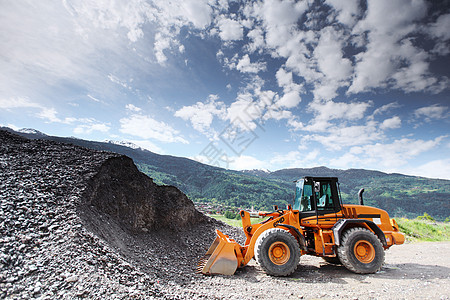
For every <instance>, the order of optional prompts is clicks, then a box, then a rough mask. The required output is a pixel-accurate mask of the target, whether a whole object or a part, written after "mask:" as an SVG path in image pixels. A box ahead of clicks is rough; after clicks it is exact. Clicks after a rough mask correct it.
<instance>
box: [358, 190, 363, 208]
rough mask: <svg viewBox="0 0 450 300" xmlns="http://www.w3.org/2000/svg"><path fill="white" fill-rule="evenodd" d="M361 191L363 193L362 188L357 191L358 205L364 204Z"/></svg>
mask: <svg viewBox="0 0 450 300" xmlns="http://www.w3.org/2000/svg"><path fill="white" fill-rule="evenodd" d="M363 193H364V189H360V190H359V192H358V199H359V204H360V205H364V200H363V196H362V194H363Z"/></svg>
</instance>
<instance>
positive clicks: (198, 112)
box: [174, 95, 225, 136]
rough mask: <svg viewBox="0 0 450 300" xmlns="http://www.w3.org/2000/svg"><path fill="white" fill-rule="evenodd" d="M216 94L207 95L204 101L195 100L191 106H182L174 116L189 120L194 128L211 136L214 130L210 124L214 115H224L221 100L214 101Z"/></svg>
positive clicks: (220, 116) (221, 116)
mask: <svg viewBox="0 0 450 300" xmlns="http://www.w3.org/2000/svg"><path fill="white" fill-rule="evenodd" d="M217 99H218V97H217V96H216V95H209V97H208V100H207V102H206V103H203V102H197V103H196V104H194V105H191V106H183V107H182V108H181V109H179V110H177V111H176V112H175V114H174V115H175V116H176V117H179V118H182V119H183V120H185V121H187V120H189V121H190V122H191V124H192V127H194V129H195V130H197V131H199V132H201V133H203V134H206V135H208V136H211V135H213V134H214V132H213V131H212V129H211V124H212V122H213V119H214V117H215V116H218V117H219V118H221V119H222V118H223V117H224V116H225V106H224V103H223V102H220V101H219V102H216V100H217Z"/></svg>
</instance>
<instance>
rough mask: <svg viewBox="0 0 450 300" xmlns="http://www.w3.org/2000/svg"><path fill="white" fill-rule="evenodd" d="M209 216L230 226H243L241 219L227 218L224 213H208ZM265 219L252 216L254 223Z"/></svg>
mask: <svg viewBox="0 0 450 300" xmlns="http://www.w3.org/2000/svg"><path fill="white" fill-rule="evenodd" d="M208 216H210V217H211V218H214V219H216V220H219V221H222V222H224V223H226V224H228V225H230V226H233V227H239V228H242V221H241V220H236V219H228V218H225V216H223V215H208ZM263 220H264V219H262V218H251V222H252V224H255V223H259V222H261V221H263Z"/></svg>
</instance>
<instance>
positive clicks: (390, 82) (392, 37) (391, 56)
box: [348, 0, 444, 93]
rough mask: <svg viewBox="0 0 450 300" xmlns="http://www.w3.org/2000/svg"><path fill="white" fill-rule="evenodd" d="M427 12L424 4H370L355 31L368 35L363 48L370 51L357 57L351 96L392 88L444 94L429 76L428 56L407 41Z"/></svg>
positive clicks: (383, 1)
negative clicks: (376, 89) (377, 89)
mask: <svg viewBox="0 0 450 300" xmlns="http://www.w3.org/2000/svg"><path fill="white" fill-rule="evenodd" d="M399 11H401V13H400V14H399V13H398V12H399ZM426 12H427V5H426V3H425V1H422V0H417V1H408V0H401V1H389V0H380V1H369V2H368V7H367V14H366V16H365V18H364V19H363V20H361V21H359V22H358V24H357V25H356V26H355V28H354V30H353V34H357V35H361V34H364V33H367V41H368V42H367V44H365V45H364V46H365V47H366V48H367V50H366V51H365V52H360V53H359V54H357V55H355V58H356V66H355V74H354V79H353V82H352V85H351V86H350V87H349V89H348V92H349V93H359V92H364V91H369V90H371V89H373V88H385V87H391V86H392V87H394V88H396V89H400V90H404V91H406V92H413V91H422V90H429V91H432V92H435V93H437V92H440V91H442V89H443V88H444V87H442V84H441V83H439V82H438V79H437V78H435V77H434V76H432V75H431V74H430V72H429V57H428V54H427V53H426V52H425V51H424V50H422V49H420V48H418V47H417V46H415V45H413V43H412V42H411V40H410V39H409V38H408V35H409V34H411V33H415V32H418V30H419V26H418V21H419V20H421V19H422V18H423V17H424V16H425V15H426ZM442 80H444V79H442Z"/></svg>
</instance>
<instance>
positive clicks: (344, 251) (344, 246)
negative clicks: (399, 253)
mask: <svg viewBox="0 0 450 300" xmlns="http://www.w3.org/2000/svg"><path fill="white" fill-rule="evenodd" d="M361 231H362V232H366V233H368V234H369V235H371V236H373V237H374V238H375V240H374V241H375V245H373V246H374V248H378V250H380V249H381V251H378V253H379V256H378V257H377V256H375V260H381V263H379V264H378V266H377V268H376V269H375V270H370V271H368V270H364V269H360V268H358V267H357V266H355V265H354V264H352V262H351V258H350V255H352V253H353V249H350V244H349V243H350V242H349V239H350V238H351V237H352V235H354V234H356V233H358V232H361ZM375 251H376V249H375ZM375 255H377V254H375ZM338 256H339V259H340V261H341V262H342V264H343V265H344V266H345V267H346V268H347V269H349V270H350V271H352V272H354V273H357V274H369V273H376V272H378V271H379V270H381V267H382V266H383V264H384V249H383V244H382V243H381V241H380V239H379V238H378V236H376V235H375V234H374V233H373V232H372V231H370V230H368V229H366V228H362V227H353V228H350V229H348V230H346V231H345V232H344V234H343V235H342V239H341V245H340V246H339V247H338ZM380 256H381V257H380Z"/></svg>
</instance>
